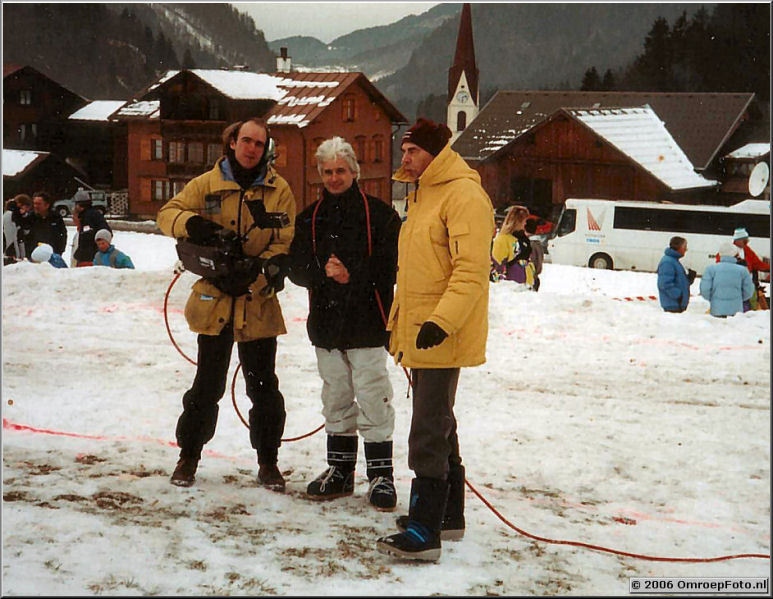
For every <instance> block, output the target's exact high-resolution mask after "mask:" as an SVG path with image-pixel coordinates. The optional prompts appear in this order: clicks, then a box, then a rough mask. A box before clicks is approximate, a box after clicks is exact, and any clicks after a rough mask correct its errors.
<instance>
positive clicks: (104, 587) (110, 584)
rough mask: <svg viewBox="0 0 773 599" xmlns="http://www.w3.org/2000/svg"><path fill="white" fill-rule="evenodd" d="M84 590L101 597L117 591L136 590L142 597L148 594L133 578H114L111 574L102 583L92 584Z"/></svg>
mask: <svg viewBox="0 0 773 599" xmlns="http://www.w3.org/2000/svg"><path fill="white" fill-rule="evenodd" d="M86 588H88V589H89V590H90V591H91V592H92V593H94V594H95V595H102V594H104V593H110V592H111V591H117V590H119V589H136V590H138V591H141V592H142V594H143V595H147V594H149V593H147V592H146V591H144V590H143V588H142V587H141V586H140V585H139V584H137V583H136V582H135V581H134V578H115V577H114V576H113V575H112V574H111V575H110V576H108V577H107V578H106V579H105V580H104V581H102V582H95V583H92V584H90V585H88V586H87V587H86Z"/></svg>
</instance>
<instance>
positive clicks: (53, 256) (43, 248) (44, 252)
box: [30, 243, 67, 268]
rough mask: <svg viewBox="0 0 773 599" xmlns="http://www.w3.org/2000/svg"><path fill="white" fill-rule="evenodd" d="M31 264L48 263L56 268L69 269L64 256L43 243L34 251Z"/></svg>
mask: <svg viewBox="0 0 773 599" xmlns="http://www.w3.org/2000/svg"><path fill="white" fill-rule="evenodd" d="M30 262H48V263H49V264H50V265H51V266H53V267H54V268H67V264H65V262H64V260H63V259H62V256H61V255H60V254H57V253H55V252H54V248H52V247H51V246H50V245H48V244H47V243H41V244H40V245H38V247H36V248H35V249H34V250H32V254H31V255H30Z"/></svg>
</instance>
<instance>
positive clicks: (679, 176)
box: [567, 105, 717, 190]
mask: <svg viewBox="0 0 773 599" xmlns="http://www.w3.org/2000/svg"><path fill="white" fill-rule="evenodd" d="M567 112H568V113H569V114H570V115H571V116H573V117H574V118H576V119H577V120H578V121H580V122H582V123H584V124H585V125H587V126H588V127H590V128H591V129H592V130H593V131H594V132H595V133H596V134H597V135H599V136H600V137H602V138H604V139H605V140H606V141H608V142H609V143H610V144H612V145H613V146H614V147H616V148H617V149H618V150H620V151H621V152H622V153H624V154H625V155H626V156H628V157H629V158H631V159H632V160H633V161H635V162H636V163H638V164H639V165H641V167H642V168H644V169H645V170H647V171H649V172H650V173H652V175H654V176H655V177H656V178H657V179H659V180H660V181H662V182H663V183H664V184H665V185H666V186H667V187H669V188H671V189H673V190H682V189H695V188H701V187H713V186H715V185H717V182H716V181H710V180H708V179H706V178H704V177H703V176H702V175H699V174H698V173H696V172H695V169H694V168H693V165H692V164H691V163H690V160H689V159H688V158H687V156H686V155H685V153H684V152H683V151H682V149H681V148H680V147H679V145H678V144H677V143H676V141H674V138H673V137H671V134H670V133H669V132H668V130H667V129H666V127H665V125H664V124H663V121H661V120H660V119H659V118H658V116H657V115H656V114H655V112H654V111H653V110H652V108H650V106H649V105H645V106H642V107H640V108H608V109H604V108H599V109H595V110H586V109H570V110H567Z"/></svg>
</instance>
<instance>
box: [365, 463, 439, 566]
mask: <svg viewBox="0 0 773 599" xmlns="http://www.w3.org/2000/svg"><path fill="white" fill-rule="evenodd" d="M447 499H448V482H447V481H445V480H443V479H440V478H427V477H423V476H420V477H417V478H414V479H413V482H412V483H411V504H410V510H409V514H408V518H409V521H408V526H407V527H406V529H405V532H401V533H397V534H394V535H390V536H388V537H383V538H381V539H379V540H378V542H377V543H376V549H378V550H379V551H380V552H381V553H386V554H388V555H395V556H397V557H403V558H406V559H416V560H422V561H429V562H434V561H437V560H438V559H439V558H440V526H441V523H442V521H443V513H444V512H445V509H446V501H447Z"/></svg>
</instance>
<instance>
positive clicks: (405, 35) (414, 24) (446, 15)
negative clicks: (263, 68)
mask: <svg viewBox="0 0 773 599" xmlns="http://www.w3.org/2000/svg"><path fill="white" fill-rule="evenodd" d="M459 11H460V5H459V4H440V5H438V6H435V7H433V8H431V9H430V10H428V11H426V12H424V13H422V14H420V15H408V16H406V17H403V18H402V19H400V20H399V21H396V22H394V23H392V24H390V25H380V26H378V27H367V28H365V29H358V30H356V31H353V32H352V33H348V34H346V35H342V36H340V37H338V38H336V39H334V40H333V41H332V42H330V43H329V44H324V43H323V42H321V41H319V40H318V39H316V38H313V37H307V36H294V37H286V38H282V39H278V40H273V41H271V42H269V44H268V45H269V47H270V48H271V49H272V50H273V51H274V52H275V53H279V49H280V48H282V47H286V48H287V49H288V54H289V55H290V57H291V58H292V59H293V63H294V64H295V65H296V66H303V67H309V68H314V67H323V66H324V67H328V66H331V65H344V66H345V67H346V68H348V69H350V70H352V71H362V72H363V73H365V74H366V75H368V76H369V77H370V78H371V79H373V80H378V79H380V78H381V77H383V76H385V75H387V74H391V73H393V72H395V71H396V70H397V69H399V68H400V67H401V66H403V65H405V64H407V63H408V60H409V58H410V56H411V53H412V52H413V50H415V49H416V48H418V47H419V46H420V45H421V42H422V40H423V39H424V37H425V36H426V35H428V34H430V33H431V32H432V31H434V30H435V29H437V28H438V27H439V26H440V25H442V24H443V23H446V22H447V21H449V20H453V19H454V18H455V17H456V15H457V14H458V13H459Z"/></svg>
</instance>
